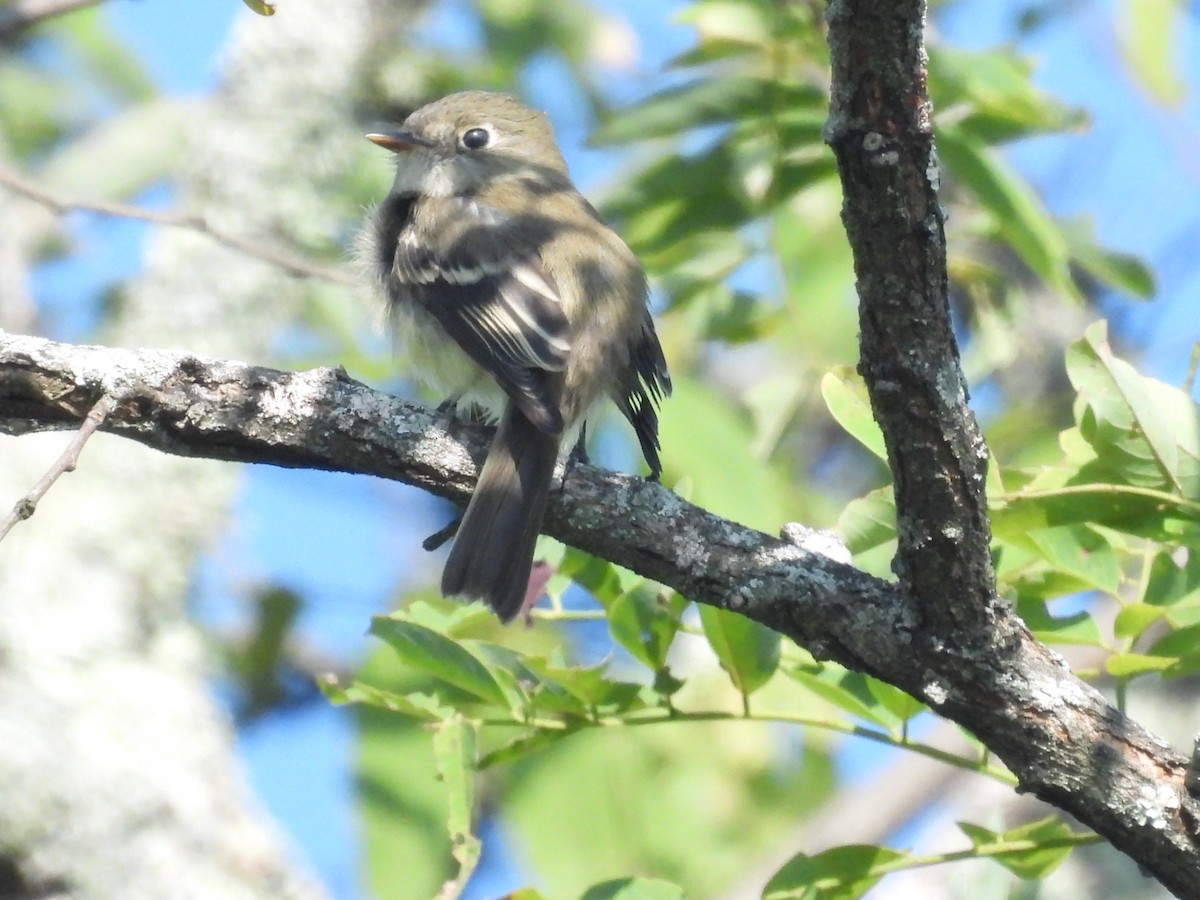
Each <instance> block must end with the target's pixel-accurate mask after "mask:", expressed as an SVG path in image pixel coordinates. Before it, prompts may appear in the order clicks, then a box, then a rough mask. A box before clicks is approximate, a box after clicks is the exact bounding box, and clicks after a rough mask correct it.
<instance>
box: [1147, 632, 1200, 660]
mask: <svg viewBox="0 0 1200 900" xmlns="http://www.w3.org/2000/svg"><path fill="white" fill-rule="evenodd" d="M1150 653H1151V654H1152V655H1153V656H1154V657H1155V658H1158V657H1170V658H1172V659H1175V660H1180V659H1184V658H1186V657H1194V656H1198V655H1200V625H1188V626H1186V627H1184V628H1176V629H1175V630H1174V631H1172V632H1171V633H1170V634H1167V635H1163V637H1161V638H1159V639H1158V640H1157V641H1156V642H1155V643H1154V646H1153V647H1151V648H1150Z"/></svg>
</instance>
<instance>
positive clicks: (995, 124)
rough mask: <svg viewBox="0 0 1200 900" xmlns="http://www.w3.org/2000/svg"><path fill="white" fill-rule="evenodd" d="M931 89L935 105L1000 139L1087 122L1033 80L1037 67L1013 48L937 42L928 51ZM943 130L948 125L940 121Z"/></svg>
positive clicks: (987, 138) (991, 139) (976, 132)
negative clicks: (960, 46) (970, 48)
mask: <svg viewBox="0 0 1200 900" xmlns="http://www.w3.org/2000/svg"><path fill="white" fill-rule="evenodd" d="M929 90H930V94H931V95H932V97H933V99H934V104H935V107H936V110H937V112H938V113H939V114H944V115H946V116H947V117H949V116H951V115H953V116H954V117H955V122H956V123H957V124H958V125H959V127H961V128H963V129H964V130H965V131H968V132H970V133H971V134H972V135H973V136H974V137H976V138H978V139H980V140H982V141H984V142H985V143H988V144H998V143H1001V142H1002V141H1008V140H1012V139H1014V138H1019V137H1026V136H1029V135H1032V134H1038V133H1046V132H1051V131H1061V130H1063V129H1066V128H1076V127H1079V126H1081V125H1082V124H1084V122H1085V121H1086V116H1085V115H1084V113H1082V112H1081V111H1079V110H1075V109H1070V108H1068V107H1064V106H1063V105H1062V104H1060V103H1058V102H1056V101H1055V100H1054V99H1052V98H1051V97H1049V96H1047V95H1046V94H1045V93H1044V92H1042V91H1040V90H1038V89H1037V88H1036V87H1035V86H1034V79H1033V69H1032V67H1031V66H1030V65H1029V64H1028V63H1027V62H1026V61H1025V60H1023V59H1020V58H1018V57H1016V56H1015V55H1014V54H1013V53H1012V51H1011V50H1007V49H1006V50H986V51H982V52H980V51H966V50H959V49H955V48H951V47H945V46H942V47H937V48H934V49H932V50H931V51H930V54H929ZM938 127H939V133H940V129H941V128H942V127H943V123H942V122H941V121H939V122H938Z"/></svg>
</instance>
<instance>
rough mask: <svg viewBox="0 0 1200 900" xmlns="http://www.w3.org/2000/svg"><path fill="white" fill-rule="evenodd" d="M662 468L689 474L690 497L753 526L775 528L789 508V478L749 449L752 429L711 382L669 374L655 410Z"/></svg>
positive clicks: (792, 489) (786, 515)
mask: <svg viewBox="0 0 1200 900" xmlns="http://www.w3.org/2000/svg"><path fill="white" fill-rule="evenodd" d="M660 423H661V432H660V433H661V434H662V443H663V446H664V447H670V448H671V453H670V454H669V456H668V457H667V470H668V472H674V471H680V472H687V473H688V475H689V476H691V478H692V485H693V496H692V498H691V499H692V502H693V503H696V504H698V505H699V506H703V507H704V508H705V509H708V510H711V511H712V512H714V513H716V514H718V515H721V516H724V517H725V518H728V519H733V520H734V521H736V522H740V523H742V524H744V525H749V526H751V527H753V528H760V529H769V528H778V523H779V522H786V521H788V520H789V518H794V516H789V511H791V512H792V513H794V511H795V510H794V508H793V502H794V499H795V493H794V488H793V486H792V480H791V479H790V478H789V477H787V476H786V475H785V473H784V472H783V471H782V469H781V468H780V467H779V466H776V465H773V464H771V463H766V462H764V461H763V460H761V459H756V458H755V457H754V456H753V455H752V454H751V452H750V447H752V446H753V444H754V440H755V435H754V429H753V427H752V423H751V422H750V421H749V419H748V417H747V416H746V415H745V414H744V412H743V411H742V410H741V409H739V408H738V407H737V406H735V405H734V404H733V403H731V402H730V401H729V399H728V398H727V397H726V396H724V395H723V393H722V392H720V391H718V390H717V389H716V388H714V387H712V386H711V385H705V384H702V383H700V382H699V381H697V380H696V379H694V378H691V377H688V376H687V375H680V376H679V377H677V378H676V379H675V392H674V394H672V396H671V402H670V403H665V404H663V408H662V411H661V413H660Z"/></svg>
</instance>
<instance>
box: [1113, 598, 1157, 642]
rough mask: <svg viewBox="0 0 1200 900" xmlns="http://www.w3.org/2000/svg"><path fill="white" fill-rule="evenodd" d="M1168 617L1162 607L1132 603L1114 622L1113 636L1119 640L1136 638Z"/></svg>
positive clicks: (1123, 608)
mask: <svg viewBox="0 0 1200 900" xmlns="http://www.w3.org/2000/svg"><path fill="white" fill-rule="evenodd" d="M1164 615H1166V610H1164V609H1163V608H1162V607H1161V606H1151V605H1150V604H1148V603H1130V604H1128V605H1127V606H1124V607H1122V608H1121V611H1120V612H1119V613H1117V618H1116V620H1115V621H1114V622H1113V634H1115V635H1116V636H1117V637H1119V638H1129V639H1130V640H1132V639H1134V638H1136V637H1137V636H1138V635H1140V634H1141V633H1142V632H1143V631H1145V630H1146V629H1147V628H1148V627H1150V626H1151V625H1153V624H1154V623H1155V622H1157V621H1158V620H1159V619H1161V618H1162V617H1163V616H1164Z"/></svg>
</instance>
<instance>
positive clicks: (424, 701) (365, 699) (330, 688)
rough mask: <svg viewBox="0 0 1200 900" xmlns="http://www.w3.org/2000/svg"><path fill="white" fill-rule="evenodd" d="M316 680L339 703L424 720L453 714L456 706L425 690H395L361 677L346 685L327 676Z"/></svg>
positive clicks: (330, 700) (431, 720)
mask: <svg viewBox="0 0 1200 900" xmlns="http://www.w3.org/2000/svg"><path fill="white" fill-rule="evenodd" d="M317 683H318V684H319V685H320V687H321V690H322V691H323V692H324V694H325V696H326V697H328V698H329V702H330V703H333V704H335V705H337V706H344V705H346V704H350V703H361V704H364V705H366V706H374V707H377V708H379V709H386V710H388V711H389V712H396V713H400V714H401V715H404V716H408V717H409V718H412V719H420V720H422V721H425V722H440V721H443V720H444V719H447V718H449V717H450V716H452V715H453V714H454V709H453V708H451V707H450V706H447V705H446V704H444V703H443V702H442V701H441V700H440V699H439V698H438V697H436V696H434V695H433V694H428V693H424V692H422V691H413V692H410V693H407V694H397V693H395V692H394V691H387V690H382V689H380V688H376V687H372V686H371V685H369V684H364V683H362V682H361V681H355V682H353V683H352V684H351V685H350V686H349V687H346V688H342V687H340V686H339V685H338V684H337V683H335V682H333V681H328V680H326V679H321V680H319V681H318V682H317Z"/></svg>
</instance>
